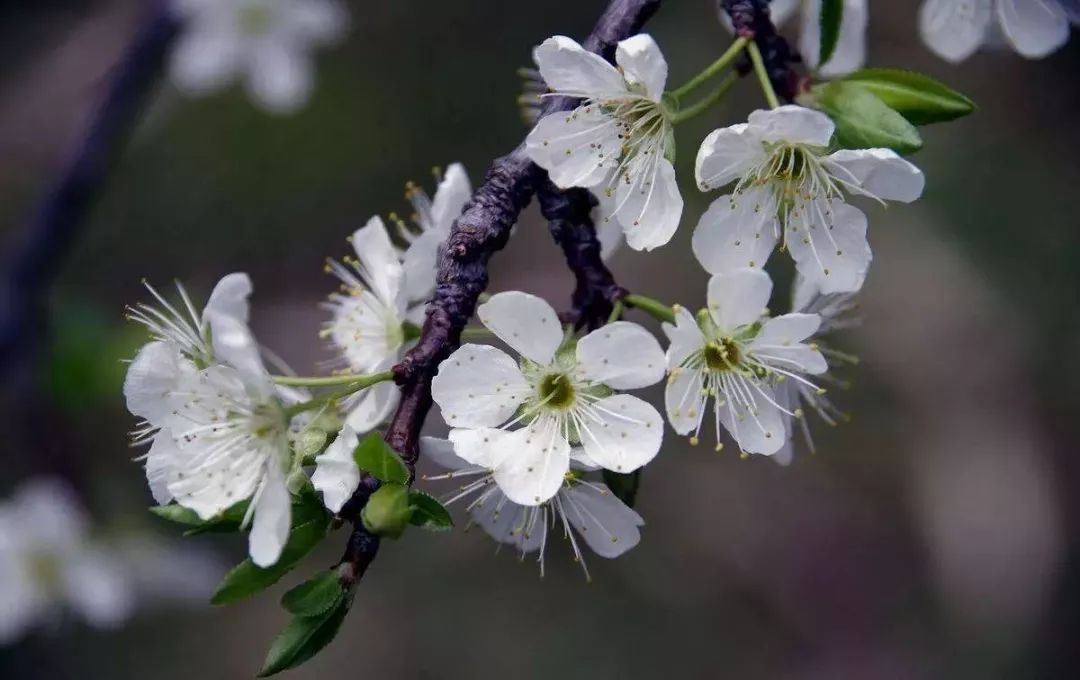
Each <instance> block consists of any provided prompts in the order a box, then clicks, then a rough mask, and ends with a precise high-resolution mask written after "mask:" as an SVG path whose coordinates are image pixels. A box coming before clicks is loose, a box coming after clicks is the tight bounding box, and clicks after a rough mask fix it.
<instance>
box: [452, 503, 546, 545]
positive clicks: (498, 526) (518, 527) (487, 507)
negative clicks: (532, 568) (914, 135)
mask: <svg viewBox="0 0 1080 680" xmlns="http://www.w3.org/2000/svg"><path fill="white" fill-rule="evenodd" d="M548 512H550V511H549V510H548V509H546V508H538V507H525V506H522V505H518V504H517V503H514V502H513V501H511V500H510V499H508V498H507V497H506V494H504V493H503V492H502V491H501V490H500V489H499V488H498V487H497V486H496V487H495V488H492V489H490V490H489V491H487V493H486V494H485V495H484V499H483V500H482V501H480V502H479V503H477V504H476V505H475V506H474V507H473V509H472V513H471V514H472V519H473V521H474V522H476V524H477V525H478V526H479V527H480V528H481V529H483V530H484V533H486V534H487V535H488V536H490V537H491V538H493V539H495V540H496V541H498V542H499V543H505V544H507V545H512V546H514V547H515V548H516V549H517V550H519V551H520V552H521V553H522V554H523V555H524V554H525V553H530V552H533V551H534V550H537V549H538V548H539V547H540V545H541V543H543V541H544V538H545V535H546V533H547V531H548V527H549V524H548V523H547V522H546V521H545V520H546V518H547V517H548V515H547V513H548Z"/></svg>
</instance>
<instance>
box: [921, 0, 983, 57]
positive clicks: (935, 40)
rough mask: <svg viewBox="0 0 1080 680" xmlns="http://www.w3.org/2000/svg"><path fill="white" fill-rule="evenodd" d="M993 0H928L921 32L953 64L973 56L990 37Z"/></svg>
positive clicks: (933, 47)
mask: <svg viewBox="0 0 1080 680" xmlns="http://www.w3.org/2000/svg"><path fill="white" fill-rule="evenodd" d="M991 2H992V0H970V1H968V2H958V1H957V0H924V2H923V4H922V7H921V8H919V32H920V33H921V34H922V39H923V42H925V43H926V44H927V46H928V47H929V48H930V49H931V50H933V51H934V52H936V53H937V55H938V56H940V57H942V58H943V59H946V60H948V61H951V62H953V63H956V62H960V61H963V60H965V59H967V58H968V57H970V56H971V55H972V54H973V53H974V52H975V50H977V49H979V45H981V44H982V43H983V40H984V38H985V37H986V29H987V27H988V26H989V25H990V17H991V12H990V9H991Z"/></svg>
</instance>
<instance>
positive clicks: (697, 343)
mask: <svg viewBox="0 0 1080 680" xmlns="http://www.w3.org/2000/svg"><path fill="white" fill-rule="evenodd" d="M663 329H664V334H665V335H667V337H668V340H669V341H670V342H671V344H670V345H669V346H668V350H667V357H666V360H667V366H668V368H669V369H675V368H678V367H679V366H682V364H683V362H684V361H686V359H687V358H688V357H689V356H690V355H691V354H694V353H695V352H697V351H698V350H700V349H701V348H702V347H704V346H705V336H704V335H702V333H701V329H700V328H699V327H698V325H697V321H696V320H695V319H694V315H693V314H691V313H690V312H689V311H688V310H687V309H686V308H685V307H678V308H677V309H676V310H675V324H674V325H672V324H670V323H667V322H664V325H663Z"/></svg>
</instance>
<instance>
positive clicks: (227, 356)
mask: <svg viewBox="0 0 1080 680" xmlns="http://www.w3.org/2000/svg"><path fill="white" fill-rule="evenodd" d="M206 319H207V322H208V323H209V324H210V337H211V342H212V343H213V345H214V355H215V356H216V357H217V358H218V359H220V360H221V361H222V362H224V363H225V364H227V365H229V366H231V367H232V368H235V369H236V371H237V373H239V374H240V376H241V378H242V379H243V381H244V384H245V385H247V386H248V387H249V388H250V389H251V390H252V391H253V392H255V393H257V394H259V395H260V396H262V397H266V398H269V397H270V396H272V395H273V394H274V385H273V382H272V381H271V379H270V374H269V373H268V372H267V371H266V366H265V365H264V364H263V361H262V356H261V351H260V349H259V343H258V342H256V341H255V336H253V335H252V334H251V329H250V328H248V326H247V324H246V323H244V322H243V321H240V320H239V319H237V318H235V317H233V316H227V315H225V314H217V313H215V312H209V311H208V312H207V314H206Z"/></svg>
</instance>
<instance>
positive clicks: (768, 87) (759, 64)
mask: <svg viewBox="0 0 1080 680" xmlns="http://www.w3.org/2000/svg"><path fill="white" fill-rule="evenodd" d="M746 51H747V52H749V53H750V61H751V62H752V63H753V64H754V73H755V74H756V75H757V79H758V83H760V84H761V91H762V92H763V93H764V94H765V101H767V102H769V107H770V108H773V109H775V108H777V107H779V106H780V100H779V99H777V98H776V90H774V89H773V86H772V81H770V80H769V72H768V71H766V70H765V61H764V60H763V59H762V58H761V50H759V49H758V46H757V43H753V42H752V43H750V44H749V45H747V47H746Z"/></svg>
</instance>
